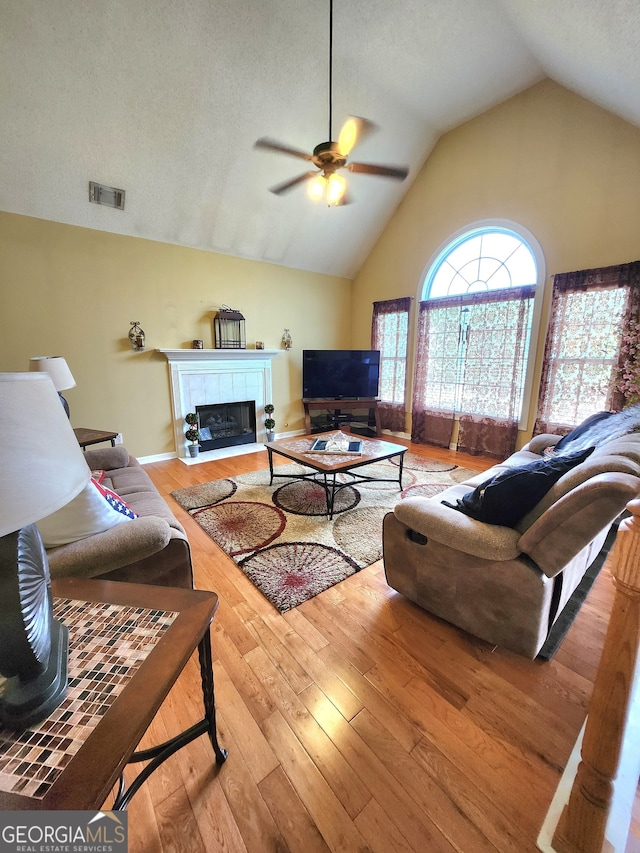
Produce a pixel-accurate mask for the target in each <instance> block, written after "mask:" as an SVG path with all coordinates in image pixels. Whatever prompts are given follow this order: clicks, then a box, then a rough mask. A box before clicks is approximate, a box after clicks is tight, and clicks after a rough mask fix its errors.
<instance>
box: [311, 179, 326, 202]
mask: <svg viewBox="0 0 640 853" xmlns="http://www.w3.org/2000/svg"><path fill="white" fill-rule="evenodd" d="M325 189H326V178H325V177H324V175H316V177H315V178H313V179H312V180H310V181H309V186H308V189H307V193H308V195H309V198H310V199H311V200H312V201H321V200H322V198H323V196H324V192H325Z"/></svg>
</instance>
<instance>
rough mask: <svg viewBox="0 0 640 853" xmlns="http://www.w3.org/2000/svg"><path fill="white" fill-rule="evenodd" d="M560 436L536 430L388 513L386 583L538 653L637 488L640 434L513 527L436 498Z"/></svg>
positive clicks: (567, 478)
mask: <svg viewBox="0 0 640 853" xmlns="http://www.w3.org/2000/svg"><path fill="white" fill-rule="evenodd" d="M559 438H560V436H552V435H538V436H536V437H535V438H534V439H532V440H531V441H530V442H529V444H528V445H527V446H526V447H525V448H523V449H522V450H521V451H518V452H516V453H514V454H513V455H512V456H511V457H509V459H507V460H506V461H505V462H504V463H502V464H500V465H497V466H494V467H493V468H491V469H490V470H489V471H484V472H482V473H481V474H478V475H476V476H474V477H472V478H471V479H469V480H467V481H466V482H464V483H462V484H459V485H455V486H452V487H451V488H449V489H447V490H446V491H445V492H442V493H440V494H438V495H436V496H434V497H431V498H424V497H409V498H407V499H406V500H402V501H400V502H399V503H398V504H397V505H396V507H395V508H394V510H393V512H390V513H388V514H387V515H386V517H385V519H384V527H383V552H384V553H383V557H384V568H385V573H386V577H387V582H388V584H389V585H390V586H391V587H393V588H394V589H396V590H398V592H400V593H402V594H403V595H404V596H406V597H407V598H408V599H410V600H411V601H413V602H415V603H416V604H418V605H420V607H422V608H424V609H425V610H428V611H429V612H430V613H433V614H435V615H436V616H439V617H440V618H442V619H445V620H446V621H447V622H451V623H452V624H454V625H457V626H458V627H459V628H462V629H464V630H465V631H468V632H469V633H471V634H473V635H475V636H477V637H480V638H481V639H483V640H486V641H488V642H490V643H492V644H495V645H497V646H501V647H503V648H505V649H510V650H511V651H513V652H516V653H518V654H521V655H524V656H526V657H528V658H531V659H533V658H535V657H536V655H537V654H538V652H539V651H540V649H541V648H542V646H543V644H544V642H545V640H546V638H547V636H548V634H549V631H550V629H551V627H552V625H553V623H554V622H555V620H556V619H557V618H558V616H559V614H560V613H561V612H562V610H563V608H564V606H565V605H566V603H567V601H568V599H569V598H570V596H571V594H572V593H573V592H574V590H575V588H576V587H577V585H578V584H579V583H580V580H581V579H582V577H583V575H584V573H585V572H586V570H587V569H588V567H589V566H590V565H591V564H592V563H593V561H594V560H595V558H596V557H597V555H598V553H599V552H600V549H601V548H602V545H603V543H604V540H605V539H606V536H607V533H608V531H609V528H610V527H611V524H612V522H614V521H615V520H616V519H617V518H618V516H619V515H620V514H621V513H622V512H623V510H624V509H625V507H626V505H627V503H628V502H629V501H630V500H632V499H633V498H635V497H637V496H638V495H639V494H640V433H632V434H630V435H626V436H624V437H622V438H617V439H614V440H612V441H608V442H606V443H603V444H602V445H601V446H599V447H596V449H595V450H594V451H593V453H592V454H591V456H589V457H588V459H587V460H586V461H584V462H582V463H581V464H580V465H578V466H577V467H575V468H573V469H572V470H571V471H569V472H568V473H567V474H565V475H564V476H563V477H561V478H560V479H559V480H558V482H557V483H556V484H555V485H554V486H552V488H551V489H550V490H549V492H548V493H547V494H546V496H545V497H544V498H543V499H542V500H541V501H540V502H539V503H538V504H537V506H536V507H535V508H534V509H533V510H532V511H530V512H529V513H528V514H527V515H525V517H524V518H523V519H522V520H521V521H520V523H519V524H518V525H517V527H516V528H510V527H503V526H501V525H496V524H486V523H484V522H481V521H477V520H475V519H474V518H470V517H468V516H467V515H464V514H463V513H462V512H459V511H458V510H456V509H452V508H451V507H448V506H445V505H443V504H442V501H443V500H446V501H447V502H449V503H452V504H455V503H456V500H457V499H459V498H461V497H462V495H464V494H465V493H467V492H469V491H470V490H471V489H473V488H475V487H476V486H477V485H478V484H479V483H481V482H484V481H485V480H486V479H488V478H489V477H491V476H493V475H494V474H497V473H500V472H501V471H504V470H506V469H507V468H508V467H512V466H517V465H524V464H527V463H528V462H532V461H534V460H536V459H540V458H542V453H543V451H544V449H545V448H547V447H549V446H550V445H553V444H555V443H556V442H557V441H558V440H559Z"/></svg>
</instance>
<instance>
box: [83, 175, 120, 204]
mask: <svg viewBox="0 0 640 853" xmlns="http://www.w3.org/2000/svg"><path fill="white" fill-rule="evenodd" d="M89 201H92V202H94V204H106V206H107V207H115V209H116V210H124V190H118V189H116V188H115V187H105V185H104V184H96V183H95V182H94V181H89Z"/></svg>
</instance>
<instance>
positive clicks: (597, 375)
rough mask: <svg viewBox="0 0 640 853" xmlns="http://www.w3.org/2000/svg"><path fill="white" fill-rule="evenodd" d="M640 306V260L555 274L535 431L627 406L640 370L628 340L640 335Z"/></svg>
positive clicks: (561, 429)
mask: <svg viewBox="0 0 640 853" xmlns="http://www.w3.org/2000/svg"><path fill="white" fill-rule="evenodd" d="M639 309H640V261H634V262H633V263H630V264H621V265H619V266H612V267H603V268H601V269H592V270H579V271H577V272H569V273H561V274H559V275H556V276H555V278H554V282H553V297H552V303H551V318H550V321H549V328H548V330H547V340H546V344H545V352H544V361H543V364H542V375H541V378H540V393H539V398H538V412H537V418H536V422H535V425H534V428H533V434H534V435H537V434H538V433H542V432H550V433H556V434H558V433H560V434H563V433H568V432H570V431H571V430H572V429H573V427H575V426H577V425H578V424H579V423H581V422H582V421H583V420H584V419H585V418H587V417H588V416H589V415H591V414H594V413H595V412H597V411H602V410H607V409H615V410H618V409H621V408H622V406H623V405H624V402H625V397H626V396H627V391H626V389H627V387H628V383H627V385H625V379H628V377H629V371H630V370H631V372H633V371H634V370H635V364H633V365H629V363H628V359H627V349H626V347H625V342H627V341H629V340H630V339H631V340H635V339H636V337H637V334H638V320H639ZM634 354H635V352H634Z"/></svg>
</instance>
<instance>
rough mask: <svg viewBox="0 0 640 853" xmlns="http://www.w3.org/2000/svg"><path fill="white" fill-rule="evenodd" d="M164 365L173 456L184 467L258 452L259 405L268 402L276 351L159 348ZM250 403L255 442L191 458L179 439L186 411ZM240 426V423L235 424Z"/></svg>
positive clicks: (263, 437) (260, 430) (262, 438)
mask: <svg viewBox="0 0 640 853" xmlns="http://www.w3.org/2000/svg"><path fill="white" fill-rule="evenodd" d="M158 352H161V353H163V355H165V356H166V358H167V361H168V362H169V378H170V383H171V413H172V421H173V431H174V437H175V446H176V452H177V455H178V458H179V459H180V460H181V461H182V462H184V464H185V465H194V464H198V463H199V462H205V461H207V459H212V458H215V459H225V458H227V457H228V456H237V455H239V454H241V453H251V452H252V451H253V450H261V449H262V444H263V443H264V442H265V441H266V440H267V433H266V430H265V428H264V418H263V417H262V413H263V412H264V406H265V404H266V403H269V402H271V400H272V392H271V361H272V359H274V358H275V357H276V356H277V355H279V354H280V353H281V350H254V349H246V350H240V349H237V350H222V349H186V348H185V349H163V350H158ZM252 400H253V401H255V402H254V415H253V416H254V418H255V427H254V428H255V433H256V438H255V443H253V444H252V443H250V442H248V441H247V443H246V444H238V445H236V446H228V445H227V446H224V447H220V446H218V449H216V450H209V451H208V452H204V453H199V454H198V456H196V457H194V458H191V457H190V455H189V453H188V449H187V441H186V439H185V437H184V418H185V415H186V414H187V412H197V410H198V407H200V406H206V405H213V404H214V403H220V404H227V405H228V404H229V403H235V402H241V401H252ZM241 423H242V421H241Z"/></svg>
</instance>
